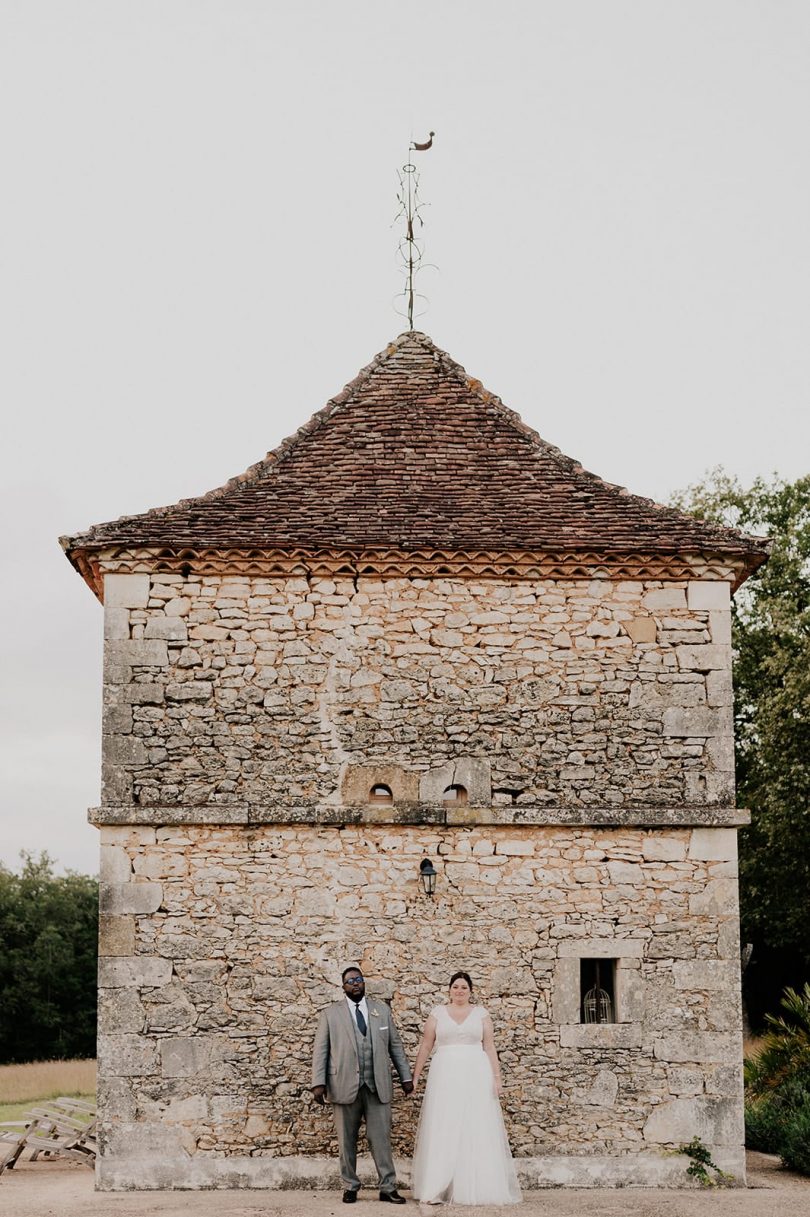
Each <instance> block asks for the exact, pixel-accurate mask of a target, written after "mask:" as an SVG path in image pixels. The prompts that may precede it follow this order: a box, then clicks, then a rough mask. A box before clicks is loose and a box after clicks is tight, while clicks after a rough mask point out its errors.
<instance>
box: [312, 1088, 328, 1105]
mask: <svg viewBox="0 0 810 1217" xmlns="http://www.w3.org/2000/svg"><path fill="white" fill-rule="evenodd" d="M312 1097H313V1099H314V1100H315V1102H316V1103H320V1105H321V1107H323V1105H324V1103H325V1102H326V1087H325V1086H313V1087H312Z"/></svg>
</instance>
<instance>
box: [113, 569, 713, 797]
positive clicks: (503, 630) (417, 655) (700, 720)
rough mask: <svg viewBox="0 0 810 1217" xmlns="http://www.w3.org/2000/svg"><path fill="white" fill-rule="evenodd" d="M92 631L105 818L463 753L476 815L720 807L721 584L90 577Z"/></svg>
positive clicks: (321, 784)
mask: <svg viewBox="0 0 810 1217" xmlns="http://www.w3.org/2000/svg"><path fill="white" fill-rule="evenodd" d="M105 635H106V663H105V693H104V706H105V712H104V731H105V744H104V793H103V802H104V806H105V807H106V808H112V807H119V808H121V807H123V808H127V807H129V808H134V807H139V808H149V807H154V808H158V807H164V808H165V807H172V806H175V807H176V806H185V807H209V808H213V807H219V808H224V807H226V806H228V805H237V804H250V805H252V806H261V807H274V808H276V809H278V808H280V807H291V806H293V805H295V806H297V807H299V808H306V807H308V806H314V805H317V804H321V805H322V804H340V803H341V801H342V794H341V791H342V790H343V789H344V787H345V783H346V780H347V774H348V773H349V771H350V770H351V769H352V767H353V766H357V765H365V766H374V765H377V764H379V765H385V764H391V763H393V764H395V765H398V766H400V767H401V769H403V770H404V771H407V772H408V773H410V774H412V775H415V780H416V781H417V783H418V777H419V775H420V774H425V773H426V772H427V771H429V770H435V769H437V768H441V767H442V766H443V765H446V764H448V763H452V762H454V761H457V760H459V759H460V758H469V757H473V758H480V759H481V760H483V761H484V762H485V763H486V764H487V765H488V767H489V771H490V772H491V790H492V796H491V797H492V801H493V802H494V803H495V804H496V805H497V804H498V803H499V802H500V803H502V804H504V803H505V804H508V805H512V804H515V805H517V806H521V805H534V806H541V807H542V806H552V805H554V806H570V807H580V808H583V809H587V808H594V807H609V808H632V807H638V806H648V807H649V806H653V807H656V806H657V807H667V806H672V807H682V806H700V805H703V806H712V805H716V806H730V805H731V804H732V803H733V745H732V735H731V731H732V725H731V677H730V664H731V651H730V613H729V589H728V584H726V583H722V582H710V581H706V582H703V581H695V582H682V583H666V584H662V583H647V584H642V583H633V582H610V581H608V580H601V579H595V580H591V581H588V580H575V581H568V582H552V581H549V582H545V583H543V582H539V583H538V582H531V583H530V582H525V583H520V582H514V583H506V582H499V581H497V580H489V581H475V580H469V581H461V580H455V581H453V580H449V579H448V580H442V579H436V580H424V579H422V580H420V579H390V580H386V581H384V582H379V581H372V580H370V579H363V578H360V579H358V580H356V581H353V580H346V581H340V580H336V581H329V580H325V579H312V580H307V579H303V578H302V579H287V580H284V579H275V580H272V579H270V580H261V579H247V578H245V579H241V578H222V577H216V578H215V577H197V578H194V577H190V578H188V579H183V577H182V576H181V575H179V574H161V575H157V574H156V575H153V576H151V579H150V576H148V575H108V576H107V577H106V580H105Z"/></svg>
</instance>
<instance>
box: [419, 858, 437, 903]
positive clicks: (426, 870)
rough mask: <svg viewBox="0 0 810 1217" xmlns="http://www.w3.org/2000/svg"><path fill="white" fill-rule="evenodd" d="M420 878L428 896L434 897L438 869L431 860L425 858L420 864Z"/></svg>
mask: <svg viewBox="0 0 810 1217" xmlns="http://www.w3.org/2000/svg"><path fill="white" fill-rule="evenodd" d="M419 878H420V879H421V880H422V887H423V888H424V889H425V895H426V896H432V895H433V893H434V892H435V891H436V867H435V866H434V865H433V863H432V862H431V860H430V858H423V859H422V861H421V862H420V864H419Z"/></svg>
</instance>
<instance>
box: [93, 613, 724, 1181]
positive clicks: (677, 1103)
mask: <svg viewBox="0 0 810 1217" xmlns="http://www.w3.org/2000/svg"><path fill="white" fill-rule="evenodd" d="M416 590H417V591H418V590H419V589H416ZM318 594H319V595H321V596H330V595H332V593H326V592H323V591H321V592H320V593H318ZM600 596H603V593H602V591H601V590H600ZM598 603H599V605H604V603H605V602H604V599H603V598H602V599H599V601H598ZM611 603H612V602H611ZM335 607H336V608H338V609H340V611H341V617H340V620H343V615H342V614H343V610H344V609H345V608H346V606H345V604H338V605H336V606H335ZM189 611H190V605H189ZM313 611H320V610H313ZM518 611H519V610H518V608H517V606H516V605H514V604H513V605H512V607H511V609H510V615H511V613H512V612H518ZM599 611H602V612H606V610H605V609H601V610H599ZM614 611H618V610H614ZM677 611H680V613H681V614H682V616H683V617H684V619H686V618H687V616H688V615H689V610H687V609H686V608H684V607H683V606H681V608H680V610H676V609H675V607H674V606H672V608H668V609H667V610H666V612H667V614H669V613H670V612H677ZM702 612H703V610H694V611H693V613H692V614H691V616H697V615H698V614H699V613H702ZM163 619H165V620H167V621H169V620H171V619H172V617H171V614H169V616H167V617H165V618H163ZM603 619H604V620H605V622H606V624H607V621H608V619H607V617H604V618H602V617H600V616H598V615H597V611H596V609H594V611H593V613H590V612H589V617H588V619H587V620H597V621H602V620H603ZM302 620H308V621H309V622H310V623H311V622H312V621H313V618H303V619H302ZM583 620H585V619H584V618H583ZM614 620H615V618H614ZM458 624H459V625H460V623H458ZM586 624H587V623H586ZM192 628H193V627H192ZM217 628H219V627H217ZM361 628H362V627H361V626H360V625H358V626H357V627H356V629H355V631H354V632H356V631H357V630H360V629H361ZM662 628H663V627H662ZM689 632H690V631H686V630H684V631H683V633H684V634H686V633H689ZM575 636H576V635H575ZM584 637H594V638H596V639H597V640H598V643H597V645H598V646H599V647H600V648H603V647H604V642H603V640H604V639H605V638H612V639H614V640H615V639H616V638H618V637H619V636H618V635H616V634H612V635H611V634H608V635H588V634H584ZM164 641H165V640H164ZM227 641H228V640H227V639H215V640H214V639H211V640H206V642H205V646H204V648H203V649H204V651H205V653H206V654H208V651H207V649H206V648H208V647H209V646H211V645H212V643H213V642H216V643H217V644H218V645H220V646H224V645H225V644H227ZM233 645H234V646H238V645H239V643H238V641H234V642H233ZM257 645H258V643H257ZM410 645H413V644H410ZM424 645H425V646H427V645H428V644H424ZM447 645H448V646H450V645H451V644H449V643H448V644H447ZM455 645H456V644H455V642H454V643H453V644H452V646H455ZM650 645H652V644H650ZM686 645H687V644H686V643H681V642H673V643H671V644H670V643H667V644H666V647H670V649H671V651H672V653H673V654H674V655H676V656H677V648H678V647H682V646H686ZM688 645H690V646H692V645H708V644H706V643H700V644H692V643H690V644H688ZM616 647H617V648H619V644H618V643H617V644H616ZM666 647H664V646H662V647H658V648H656V649H654V650H652V651H650V652H649V654H651V655H653V656H658V655H660V653H662V652H664V653H667V652H666ZM566 649H567V648H566ZM585 649H586V650H588V651H590V652H591V654H592V648H585ZM619 649H621V650H622V651H627V652H629V650H630V648H629V646H628V644H627V643H626V642H625V643H624V644H622V647H621V648H619ZM644 653H645V652H642V654H644ZM182 654H183V652H182V651H181V652H180V653H179V654H178V657H177V667H176V669H175V672H174V673H173V675H175V676H177V677H178V679H179V682H180V683H186V682H185V681H184V680H180V677H181V676H182V674H183V673H186V674H188V675H190V676H191V679H192V680H193V679H194V676H193V674H194V672H195V671H196V669H195V668H193V667H190V668H182V667H181V666H180V663H181V661H182ZM600 654H601V655H602V656H603V657H604V656H607V655H608V654H611V655H613V654H614V652H613V651H609V650H608V649H600ZM212 658H213V657H212ZM384 658H385V657H384V656H381V657H380V662H382V660H383V659H384ZM254 659H255V656H254ZM486 662H490V661H489V660H487V661H486ZM527 662H533V661H527ZM537 662H538V663H539V660H538V661H537ZM568 662H569V663H570V664H574V663H575V662H576V663H583V664H585V665H586V666H587V663H588V660H587V658H586V659H581V660H576V661H574V660H573V659H569V660H568ZM603 662H604V663H607V659H603ZM616 664H617V671H618V670H620V668H621V663H620V661H619V660H618V659H617V660H616ZM251 666H252V667H254V668H255V671H256V672H258V671H259V670H260V667H259V665H256V664H253V665H251ZM652 667H654V670H655V673H656V676H655V680H654V681H653V680H652V679H651V681H650V682H649V683H651V684H652V683H656V684H657V683H658V681H659V680H660V678H661V677H663V676H665V675H666V674H667V673H669V674H670V675H672V676H675V675H681V676H688V678H689V679H688V680H683V681H678V682H676V687H678V688H693V687H696V686H697V684H698V676H699V677H700V681H701V682H703V676H702V675H700V674H698V673H694V672H692V671H688V672H687V671H683V672H681V671H680V669H675V668H674V667H672V669H671V671H670V669H669V668H668V667H666V666H665V665H663V664H660V665H658V666H655V665H652V664H651V668H652ZM281 668H283V665H279V666H278V668H277V669H276V670H278V672H279V675H278V680H282V679H284V677H283V673H282V671H281ZM360 670H361V669H359V668H358V671H360ZM161 671H162V670H161ZM346 671H349V669H348V668H347V669H346ZM153 675H156V676H157V675H159V673H158V672H155V673H153ZM164 675H165V674H164ZM234 679H236V678H234ZM240 679H244V676H243V675H242V676H240ZM319 679H324V680H325V679H326V678H325V677H323V678H319ZM429 679H435V680H436V681H439V680H443V679H445V678H444V677H439V676H438V675H437V676H436V677H435V678H429ZM617 679H618V676H617ZM195 683H196V682H195ZM641 683H643V684H645V685H646V683H647V682H641ZM224 687H225V688H228V687H232V688H234V689H238V688H239V687H241V686H238V685H234V686H224ZM270 687H272V685H271V686H270ZM294 687H298V688H300V689H303V690H307V689H309V688H310V687H311V686H309V685H307V684H305V683H300V684H298V685H296V686H294ZM319 687H320V686H319ZM486 687H487V686H486V685H484V686H483V688H486ZM632 687H633V682H631V683H630V689H626V690H625V691H624V694H623V696H624V700H625V704H627V703H628V702H629V699H630V691H631V689H632ZM661 687H662V688H666V687H667V685H666V682H664V683H662V685H661ZM347 688H348V689H351V681H350V680H349V682H348V686H347ZM358 688H359V689H362V688H372V689H375V690H377V686H362V685H361V686H359V687H358ZM377 691H378V692H379V690H377ZM589 696H594V695H589ZM602 696H604V697H607V696H613V695H612V694H609V693H604V692H603V694H602ZM616 696H618V694H616ZM335 697H338V694H337V693H335ZM146 704H149V703H144V702H141V703H135V705H136V706H137V705H141V706H142V705H146ZM152 704H153V705H155V706H159V707H160V713H161V716H162V715H163V714H165V713H168V710H169V709H170V707H171V706H172V705H173V704H174V705H177V706H182V707H184V710H185V709H187V706H188V703H186V702H181V701H178V702H176V703H172V702H170V701H167V702H161V703H152ZM203 704H204V703H202V702H201V703H200V705H203ZM248 704H251V705H252V704H254V703H248ZM335 704H339V697H338V701H337V702H335ZM362 704H363V705H366V706H368V707H369V708H370V709H371V708H373V709H375V712H376V713H378V714H381V713H382V707H383V706H386V705H389V703H387V702H385V701H383V700H382V699H380V700H377V699H376V696H375V700H374V701H373V702H371V701H369V702H366V701H363V702H362ZM390 704H391V705H392V706H393V707H394V709H393V710H392V714H393V715H394V717H396V716H397V715H398V713H399V711H398V709H397V707H398V706H400V704H401V703H399V702H393V703H390ZM639 704H640V703H639ZM645 713H652V711H651V710H649V709H647V710H646V711H645ZM135 721H137V720H135ZM145 721H148V722H150V723H155V724H158V723H160V722H162V721H164V720H163V718H162V717H161V718H155V719H154V720H152V719H148V720H145ZM567 721H568V722H569V723H570V724H571V725H573V724H574V723H575V722H577V721H579V720H576V719H573V718H569V719H568V720H567ZM229 738H230V737H229ZM330 738H331V737H330ZM673 738H675V737H673ZM333 742H334V741H333ZM329 746H330V747H331V746H332V745H331V744H330V745H329ZM594 747H595V745H594ZM181 753H182V750H181ZM326 754H327V755H328V748H327V749H326ZM537 755H538V756H541V755H542V750H539V752H538V754H537ZM671 760H672V761H673V762H674V760H675V758H674V757H673V758H671ZM681 760H683V758H681ZM166 763H167V765H168V764H169V758H168V757H167V761H166ZM179 763H180V762H179V759H177V758H175V759H173V760H172V765H175V766H179ZM324 764H325V772H326V774H331V772H332V770H331V769H330V767H329V765H328V764H327V763H326V762H325V763H324ZM177 771H178V772H179V768H178V769H177ZM604 772H605V774H608V773H609V772H610V766H609V765H607V764H606V765H605V766H604ZM675 772H683V771H682V770H679V769H676V770H675ZM270 780H272V777H271V779H270ZM101 836H102V869H101V877H102V892H101V899H102V921H101V962H100V983H101V1000H100V1039H99V1073H100V1096H99V1101H100V1107H101V1118H102V1130H103V1131H102V1156H101V1159H100V1168H99V1169H100V1174H99V1180H100V1184H101V1186H102V1187H111V1188H115V1187H158V1186H167V1187H172V1186H175V1187H176V1186H229V1185H230V1186H269V1185H270V1186H272V1185H276V1186H277V1185H280V1184H281V1185H283V1184H284V1183H287V1184H293V1185H295V1184H296V1183H297V1184H298V1185H300V1183H301V1179H302V1176H305V1175H306V1170H307V1169H308V1168H307V1166H306V1162H304V1160H303V1159H302V1158H301V1155H308V1156H309V1161H310V1163H311V1164H314V1166H313V1167H312V1169H317V1170H318V1171H319V1172H322V1171H323V1162H324V1157H323V1156H324V1155H329V1156H330V1158H331V1163H330V1169H331V1171H332V1174H334V1170H335V1166H334V1155H335V1144H334V1138H333V1135H332V1127H331V1119H330V1116H329V1113H328V1111H327V1112H323V1111H321V1110H320V1109H317V1108H315V1107H314V1106H313V1104H312V1102H311V1099H310V1097H309V1094H308V1085H309V1061H310V1053H311V1047H312V1037H313V1033H314V1027H315V1021H316V1017H317V1012H318V1010H319V1009H321V1008H322V1007H323V1006H324V1005H325V1004H326V1003H327V1002H329V1001H331V1000H334V999H335V998H336V997H337V996H339V973H340V970H341V968H342V967H343V966H344V965H345V964H346V963H347V962H356V963H358V964H360V965H361V966H362V968H363V970H364V972H365V973H366V975H367V977H368V990H369V995H370V997H372V998H375V999H378V1000H379V999H390V1000H391V1001H392V1006H393V1010H394V1013H395V1016H396V1019H397V1022H398V1025H399V1027H400V1030H401V1032H402V1035H403V1038H404V1041H405V1044H406V1047H407V1050H408V1053H409V1056H410V1058H411V1060H413V1057H414V1055H415V1050H416V1046H417V1042H418V1036H419V1033H420V1028H421V1025H422V1023H423V1020H424V1019H425V1017H426V1016H427V1014H428V1013H429V1011H430V1009H431V1008H432V1006H433V1005H434V1004H435V1003H436V1002H438V1001H440V1000H442V998H443V995H444V986H445V984H446V981H447V979H448V977H449V975H450V974H451V973H452V972H453V971H454V970H455V969H456V968H459V967H463V968H465V969H467V970H469V971H470V972H471V973H472V975H473V977H474V980H475V982H476V988H477V990H478V996H479V998H480V1000H481V1001H483V1002H484V1003H485V1005H486V1006H487V1008H488V1009H489V1010H490V1011H491V1013H492V1016H493V1019H494V1023H495V1031H496V1039H497V1044H498V1047H499V1050H500V1056H501V1061H502V1065H503V1071H504V1081H505V1090H504V1107H505V1112H506V1118H507V1125H508V1130H509V1135H510V1140H511V1143H512V1147H513V1150H514V1152H515V1154H516V1155H517V1156H518V1157H519V1158H520V1159H521V1164H520V1165H521V1172H522V1175H523V1178H524V1181H528V1182H529V1183H534V1184H543V1183H560V1182H574V1183H580V1184H582V1183H591V1184H593V1183H595V1182H601V1183H610V1182H619V1183H625V1184H626V1183H632V1182H637V1183H648V1184H650V1183H660V1182H675V1183H680V1184H685V1183H686V1182H687V1181H688V1180H687V1176H686V1174H685V1170H686V1165H688V1163H687V1162H686V1161H685V1160H684V1159H683V1158H682V1157H677V1156H676V1157H672V1156H667V1154H666V1152H665V1151H666V1150H667V1149H671V1148H673V1147H677V1146H678V1145H679V1144H680V1143H681V1142H684V1141H688V1140H689V1139H690V1138H691V1137H692V1136H695V1135H697V1136H700V1137H701V1138H702V1139H703V1140H704V1141H705V1142H706V1143H707V1144H709V1145H711V1146H712V1147H713V1148H714V1151H715V1155H716V1159H717V1161H719V1162H720V1163H721V1164H724V1165H725V1166H726V1167H727V1169H729V1170H731V1171H733V1172H735V1173H736V1174H737V1176H738V1177H742V1170H743V1165H742V1163H743V1157H742V1141H743V1130H742V1118H741V1116H742V1100H741V1085H742V1084H741V1022H740V1001H739V940H738V910H737V898H736V891H737V885H736V833H735V831H734V830H733V829H723V828H696V829H689V828H679V829H671V830H662V829H656V830H652V831H650V830H642V829H638V828H629V827H628V828H612V829H608V828H592V829H588V828H576V829H575V828H560V827H551V826H548V827H531V828H527V827H516V826H511V827H493V826H476V827H471V828H453V829H451V828H436V827H434V826H430V825H409V826H395V825H388V826H367V827H357V826H349V827H344V828H337V827H323V826H320V827H319V826H316V825H289V826H273V825H263V826H261V825H257V826H253V827H235V826H230V827H225V826H204V825H203V826H200V825H197V826H186V827H144V826H139V827H104V828H102V830H101ZM425 856H427V857H430V858H432V859H433V860H434V861H435V863H436V866H437V869H438V872H439V874H438V880H437V887H436V894H435V897H434V898H433V899H429V898H428V897H426V896H425V895H424V893H423V892H422V891H421V888H420V885H419V880H418V870H419V862H420V860H421V859H422V858H423V857H425ZM580 957H586V958H594V957H601V958H603V959H605V960H610V959H613V960H615V961H616V962H615V965H613V966H614V967H615V974H616V999H617V1018H618V1021H617V1022H616V1023H614V1024H612V1025H605V1026H590V1025H588V1026H586V1025H583V1024H582V1023H581V1022H580V1021H579V991H578V977H579V958H580ZM417 1113H418V1103H413V1102H409V1101H407V1100H405V1099H404V1098H403V1097H402V1096H401V1095H400V1097H399V1098H398V1099H397V1100H396V1106H395V1140H396V1147H397V1149H398V1151H399V1152H400V1154H402V1155H404V1156H405V1157H407V1155H408V1154H409V1152H410V1149H411V1147H412V1141H413V1132H414V1127H415V1120H416V1116H417ZM302 1163H303V1164H302ZM404 1173H405V1175H406V1176H407V1166H405V1172H404ZM320 1178H321V1182H323V1181H325V1179H328V1178H329V1176H328V1175H326V1176H324V1175H323V1174H321V1176H320Z"/></svg>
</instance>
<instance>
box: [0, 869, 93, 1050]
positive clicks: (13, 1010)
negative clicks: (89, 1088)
mask: <svg viewBox="0 0 810 1217" xmlns="http://www.w3.org/2000/svg"><path fill="white" fill-rule="evenodd" d="M22 859H23V865H22V869H21V871H20V873H19V874H15V873H14V872H13V871H11V870H9V869H8V868H7V867H5V866H3V865H2V864H0V1062H3V1063H8V1062H12V1061H32V1060H49V1059H54V1058H66V1057H91V1056H94V1055H95V1038H96V958H97V940H98V882H97V880H96V879H93V878H91V877H90V876H88V875H78V874H75V873H72V872H68V873H67V874H66V875H64V876H56V875H54V873H53V863H52V861H51V859H50V858H49V857H48V855H47V854H46V853H42V854H40V855H39V856H38V857H34V855H32V854H23V855H22Z"/></svg>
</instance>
